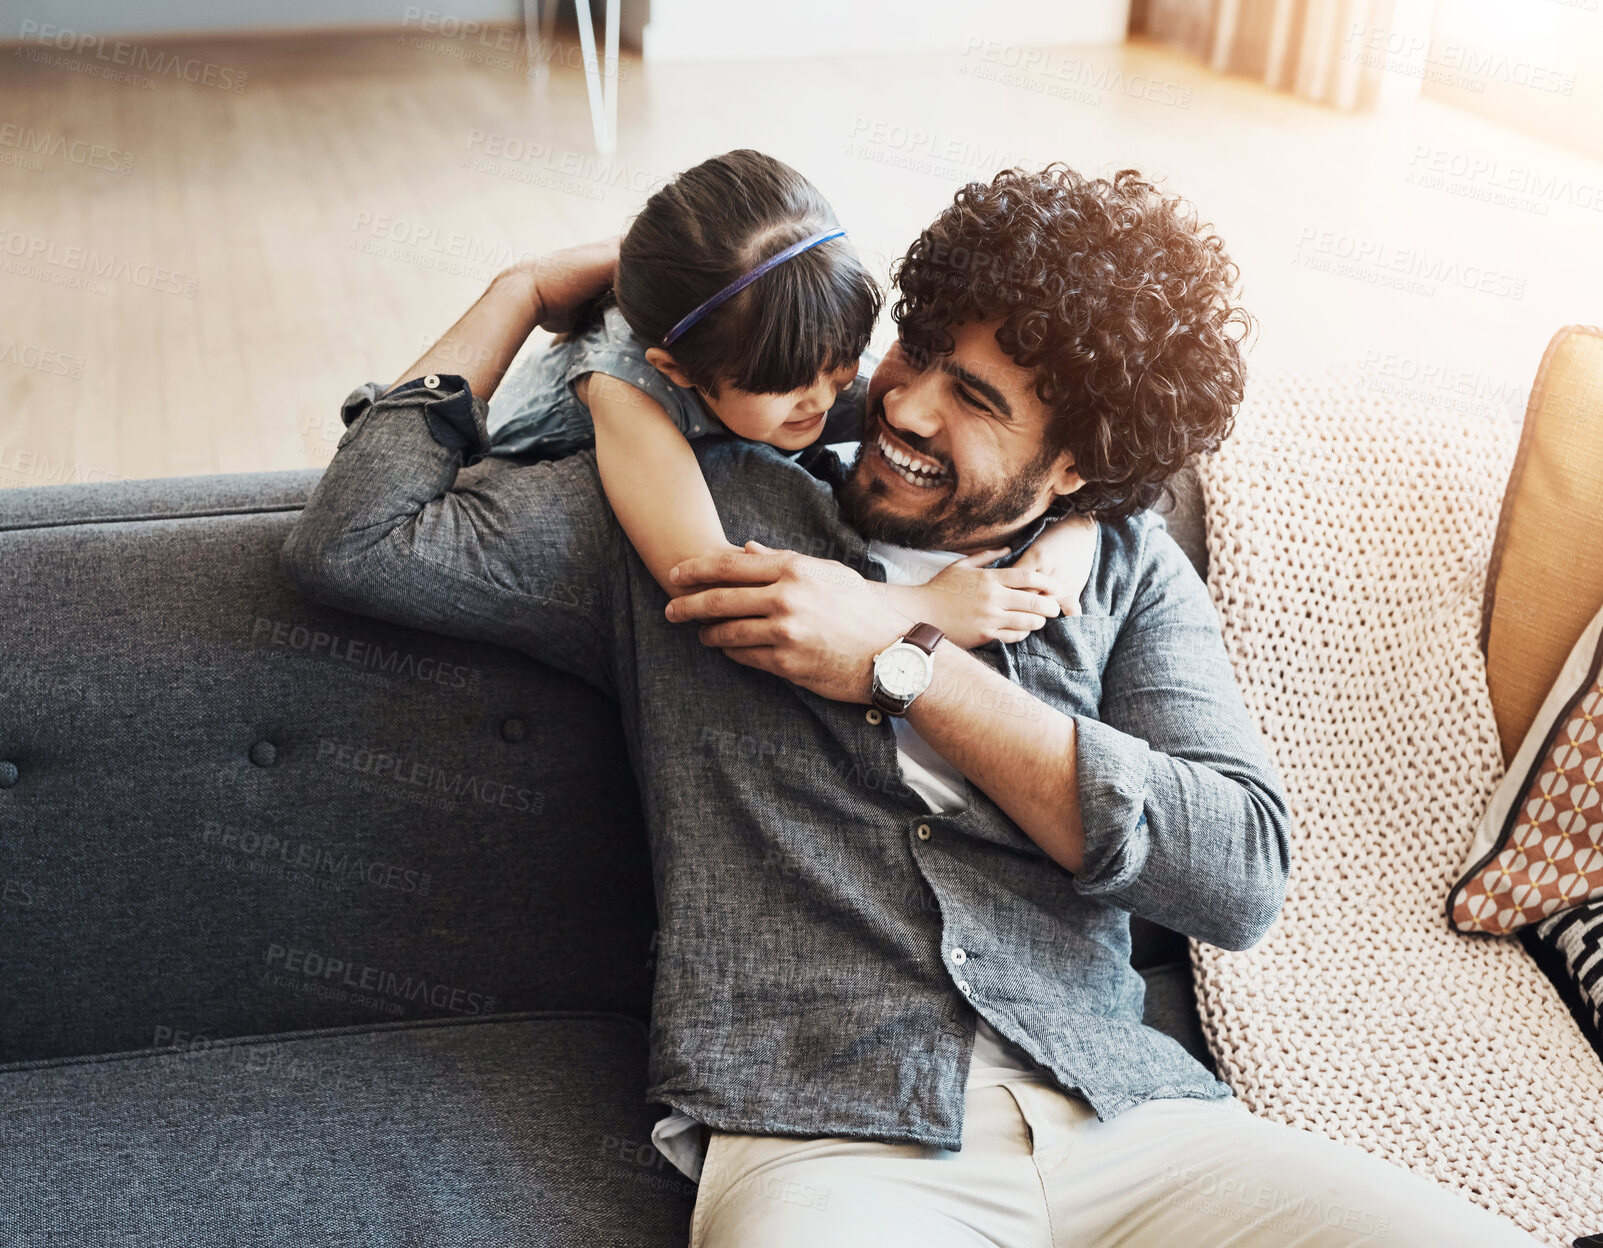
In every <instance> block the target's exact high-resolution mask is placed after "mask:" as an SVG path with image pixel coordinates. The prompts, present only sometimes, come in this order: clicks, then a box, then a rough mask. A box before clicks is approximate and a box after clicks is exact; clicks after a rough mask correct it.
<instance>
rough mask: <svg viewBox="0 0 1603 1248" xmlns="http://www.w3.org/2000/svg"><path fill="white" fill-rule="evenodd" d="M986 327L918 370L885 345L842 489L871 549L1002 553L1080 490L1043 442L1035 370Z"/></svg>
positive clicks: (1043, 412)
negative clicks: (999, 549)
mask: <svg viewBox="0 0 1603 1248" xmlns="http://www.w3.org/2000/svg"><path fill="white" fill-rule="evenodd" d="M998 324H999V322H996V323H973V324H967V325H954V326H952V327H951V330H950V333H951V337H952V350H951V351H950V352H949V353H947V354H945V355H933V356H930V357H929V358H928V361H927V363H926V364H925V365H924V367H922V368H921V367H919V363H918V362H915V360H914V359H913V358H910V356H909V355H908V353H907V352H905V351H903V350H902V348H901V344H900V343H898V344H897V345H896V346H894V347H892V348H891V350H890V351H888V352H887V353H886V355H885V358H884V359H883V360H882V361H881V362H880V365H879V367H878V368H877V369H876V370H875V371H874V377H873V380H872V381H871V382H870V384H869V391H868V416H867V418H866V420H865V422H864V425H865V427H864V430H863V446H862V453H861V454H860V455H859V456H858V458H857V462H856V464H855V465H854V466H853V469H852V472H851V475H850V476H849V477H848V479H847V481H846V484H845V486H844V487H843V488H842V490H841V496H840V502H841V509H842V512H843V513H844V515H845V518H846V520H847V522H848V523H849V524H851V525H852V527H853V528H855V529H856V530H857V531H858V532H859V533H861V534H863V536H864V537H867V538H869V539H871V540H876V541H883V542H891V543H893V544H895V545H899V546H911V547H915V548H919V549H927V550H952V551H961V552H964V553H973V552H975V551H980V550H985V549H988V548H991V547H996V546H1005V545H1008V544H1009V540H1010V539H1011V538H1012V537H1013V535H1014V534H1016V533H1017V532H1018V530H1020V529H1021V528H1023V527H1024V526H1026V525H1028V524H1030V523H1031V522H1032V521H1034V520H1035V519H1036V517H1038V516H1039V515H1041V513H1042V512H1044V511H1045V510H1046V509H1047V508H1048V507H1049V506H1050V505H1051V504H1052V503H1053V502H1054V501H1055V500H1056V499H1057V498H1059V497H1061V496H1063V495H1066V494H1072V493H1073V492H1074V491H1075V490H1076V489H1078V488H1079V487H1080V484H1081V481H1080V476H1079V474H1078V473H1076V472H1075V470H1074V465H1073V461H1072V458H1071V457H1070V456H1069V455H1068V454H1066V453H1064V452H1061V451H1057V450H1055V449H1054V448H1053V446H1052V444H1051V443H1050V441H1049V440H1048V438H1047V430H1048V422H1049V420H1050V419H1051V416H1050V414H1049V413H1048V411H1047V409H1046V407H1045V406H1044V405H1043V404H1042V402H1041V400H1040V398H1039V397H1037V395H1036V393H1035V372H1034V370H1033V369H1028V368H1021V367H1020V366H1019V365H1018V364H1017V363H1015V362H1014V360H1013V358H1012V357H1011V356H1009V355H1008V354H1007V353H1006V352H1005V351H1003V350H1002V348H1001V345H1000V344H999V343H998V342H997V341H996V329H997V325H998Z"/></svg>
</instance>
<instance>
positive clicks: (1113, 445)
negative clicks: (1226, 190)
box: [892, 162, 1252, 518]
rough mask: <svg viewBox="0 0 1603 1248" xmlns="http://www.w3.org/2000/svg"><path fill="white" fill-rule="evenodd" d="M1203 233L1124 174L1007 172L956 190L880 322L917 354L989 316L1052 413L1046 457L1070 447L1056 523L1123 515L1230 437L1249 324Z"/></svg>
mask: <svg viewBox="0 0 1603 1248" xmlns="http://www.w3.org/2000/svg"><path fill="white" fill-rule="evenodd" d="M1211 228H1212V227H1211V226H1203V225H1199V224H1198V223H1197V220H1196V215H1195V212H1194V210H1192V209H1191V208H1190V206H1189V205H1187V204H1186V202H1185V201H1184V200H1183V199H1181V198H1180V197H1179V196H1165V195H1163V194H1160V193H1159V191H1158V190H1157V189H1156V188H1155V187H1154V186H1153V185H1152V184H1151V183H1150V182H1147V181H1146V180H1144V179H1143V178H1142V177H1141V175H1140V174H1139V173H1138V172H1137V171H1136V170H1134V169H1121V170H1120V171H1119V172H1118V173H1116V174H1114V175H1113V177H1112V178H1111V179H1107V178H1092V179H1088V178H1084V177H1082V176H1081V175H1080V174H1078V173H1076V172H1075V171H1074V170H1072V169H1070V168H1069V167H1068V166H1067V165H1064V164H1061V163H1056V162H1055V163H1053V164H1051V165H1048V166H1047V167H1046V168H1045V169H1043V170H1041V171H1040V172H1038V173H1031V172H1026V171H1024V170H1021V169H1007V170H1004V171H1003V172H1001V173H999V174H997V175H996V177H995V178H994V179H993V180H992V181H991V183H990V184H989V185H987V184H985V183H983V182H971V183H969V185H967V186H966V187H964V188H963V189H962V190H961V191H959V192H958V194H957V198H956V200H955V201H954V202H953V204H952V206H951V207H949V208H948V209H946V211H945V212H943V213H942V214H941V215H940V216H939V217H938V218H937V219H936V221H935V223H934V224H933V225H931V226H930V228H929V229H927V230H925V231H924V232H923V234H921V235H920V236H919V238H918V241H917V242H915V243H914V244H913V245H912V246H911V247H910V248H909V249H908V251H907V254H906V255H905V256H904V257H903V258H902V259H901V260H900V261H898V262H897V265H896V267H895V269H894V270H893V273H892V276H893V278H894V279H895V282H896V284H897V286H898V287H899V288H900V290H901V295H900V298H899V299H898V300H897V302H896V305H895V307H894V309H893V315H894V316H895V318H896V320H897V322H898V324H899V326H900V336H901V340H902V342H903V344H904V346H905V347H906V348H907V349H908V351H909V352H910V354H912V355H913V356H914V358H915V359H916V358H918V357H919V355H920V354H921V353H927V352H936V353H944V352H947V351H950V350H951V349H952V345H953V344H952V338H951V335H950V333H949V332H948V331H949V330H950V328H951V327H953V326H956V325H963V324H968V323H971V322H975V321H992V320H1001V322H1002V325H1001V328H1000V329H999V330H998V331H997V335H996V337H997V342H998V344H999V345H1000V346H1001V347H1002V349H1003V350H1004V351H1006V352H1007V354H1008V355H1009V356H1011V357H1012V358H1013V359H1014V360H1015V361H1016V362H1017V363H1018V364H1020V365H1021V366H1023V367H1025V368H1033V369H1035V370H1036V385H1035V390H1036V394H1037V395H1039V396H1040V399H1041V401H1042V402H1043V403H1044V404H1045V405H1046V407H1047V410H1048V412H1049V413H1050V415H1051V424H1050V426H1049V428H1048V433H1047V446H1046V448H1045V451H1044V454H1045V455H1046V457H1047V458H1048V459H1050V458H1055V456H1056V453H1057V452H1059V451H1067V452H1068V453H1069V454H1070V455H1072V456H1073V457H1074V463H1075V466H1076V469H1077V471H1078V472H1079V474H1080V476H1081V477H1082V478H1083V479H1084V481H1085V484H1084V485H1083V486H1081V487H1080V489H1078V490H1077V491H1075V492H1074V493H1073V494H1071V495H1068V496H1067V497H1066V498H1065V499H1063V500H1062V501H1061V502H1060V504H1058V505H1057V506H1055V507H1054V509H1053V512H1054V514H1064V513H1067V512H1070V511H1078V512H1090V513H1095V514H1097V515H1101V516H1106V517H1109V518H1112V517H1117V516H1124V515H1129V514H1130V513H1132V512H1135V511H1139V510H1141V509H1143V508H1146V507H1150V506H1152V505H1153V504H1154V503H1155V502H1157V501H1158V499H1159V497H1160V495H1161V494H1162V493H1163V492H1164V491H1165V490H1166V489H1167V482H1168V479H1169V478H1170V477H1171V476H1172V475H1173V474H1174V473H1175V472H1176V471H1177V470H1178V469H1179V468H1180V467H1182V466H1183V465H1184V464H1185V462H1186V461H1187V460H1188V459H1189V458H1190V457H1191V456H1192V455H1194V454H1197V453H1198V452H1206V451H1212V450H1214V449H1215V448H1217V447H1218V446H1219V444H1220V443H1221V442H1223V441H1224V440H1225V438H1226V437H1228V436H1229V434H1230V431H1231V428H1232V425H1233V423H1234V420H1235V411H1236V408H1237V406H1238V405H1239V404H1240V402H1241V397H1242V391H1243V386H1244V382H1245V377H1246V368H1245V364H1244V361H1243V359H1242V353H1241V343H1242V341H1243V340H1244V339H1245V337H1246V335H1247V334H1248V333H1249V332H1250V331H1251V328H1252V317H1251V316H1250V315H1249V314H1248V313H1247V312H1246V310H1245V309H1243V308H1241V307H1240V306H1238V305H1237V304H1236V303H1235V302H1234V295H1235V287H1236V283H1237V281H1238V278H1239V272H1238V270H1237V269H1236V266H1235V264H1234V263H1233V262H1232V261H1231V259H1230V257H1229V256H1228V255H1227V254H1226V253H1225V247H1224V242H1223V240H1221V239H1220V238H1219V237H1218V235H1216V234H1213V233H1210V232H1208V231H1209V230H1211Z"/></svg>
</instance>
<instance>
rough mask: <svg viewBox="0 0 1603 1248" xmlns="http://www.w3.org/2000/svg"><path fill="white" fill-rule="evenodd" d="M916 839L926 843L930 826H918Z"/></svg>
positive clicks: (924, 824)
mask: <svg viewBox="0 0 1603 1248" xmlns="http://www.w3.org/2000/svg"><path fill="white" fill-rule="evenodd" d="M918 839H919V840H921V841H927V840H929V839H930V825H929V824H927V823H921V824H919V825H918Z"/></svg>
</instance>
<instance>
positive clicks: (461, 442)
mask: <svg viewBox="0 0 1603 1248" xmlns="http://www.w3.org/2000/svg"><path fill="white" fill-rule="evenodd" d="M430 381H432V382H433V383H434V384H433V385H429V384H428V383H429V382H430ZM401 407H411V408H415V407H421V408H422V409H423V419H424V422H425V424H426V425H427V426H428V431H429V436H430V437H432V438H433V439H434V440H435V441H436V442H438V443H439V444H440V445H441V446H443V447H445V448H446V449H447V450H452V451H461V452H463V463H464V464H476V463H478V461H479V460H481V459H483V458H484V457H485V456H486V455H487V454H489V450H490V430H489V425H488V423H487V422H488V420H489V411H490V405H489V404H488V403H487V402H485V401H484V400H483V399H481V398H479V396H478V395H476V394H474V393H473V390H472V387H470V386H469V385H468V383H467V380H466V379H465V378H463V377H460V376H458V375H457V374H456V373H439V374H435V373H430V374H429V375H428V376H427V377H414V378H413V379H412V380H411V381H406V382H402V383H401V384H400V385H398V386H393V387H391V388H390V389H388V390H386V389H385V388H384V387H383V386H382V385H380V384H379V383H378V382H376V381H369V382H366V383H364V384H363V385H360V386H358V387H357V388H356V389H355V390H352V391H351V393H350V394H349V395H348V396H346V399H345V402H344V403H343V404H342V405H341V407H340V419H341V421H343V422H344V424H345V428H346V434H345V437H343V438H341V439H340V445H341V446H344V445H345V442H346V440H347V439H349V438H350V437H351V436H352V435H353V434H354V433H355V428H354V426H355V425H356V423H357V422H358V421H359V420H361V419H362V418H363V417H364V416H366V415H367V414H368V413H369V412H378V411H387V410H389V409H391V408H401Z"/></svg>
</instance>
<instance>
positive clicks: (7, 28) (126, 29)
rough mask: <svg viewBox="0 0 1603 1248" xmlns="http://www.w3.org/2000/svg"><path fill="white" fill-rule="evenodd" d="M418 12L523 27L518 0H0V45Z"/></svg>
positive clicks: (366, 20) (414, 17) (304, 25)
mask: <svg viewBox="0 0 1603 1248" xmlns="http://www.w3.org/2000/svg"><path fill="white" fill-rule="evenodd" d="M423 13H433V14H436V15H441V16H443V15H447V14H449V15H450V16H452V17H455V18H459V19H462V20H468V21H482V22H521V21H522V20H523V6H522V3H521V0H0V40H4V41H9V40H18V39H28V40H32V39H37V38H38V37H39V33H40V31H41V29H42V28H43V27H47V26H48V27H53V28H54V29H56V30H70V31H73V32H75V33H77V34H82V35H108V36H110V35H118V36H121V35H191V34H202V33H211V32H218V33H223V32H237V31H256V30H305V29H349V28H352V27H363V26H373V27H378V28H394V27H397V26H402V25H406V24H407V23H408V20H409V18H410V20H411V22H412V23H414V24H415V23H416V22H417V21H418V20H419V18H420V15H421V14H423Z"/></svg>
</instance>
